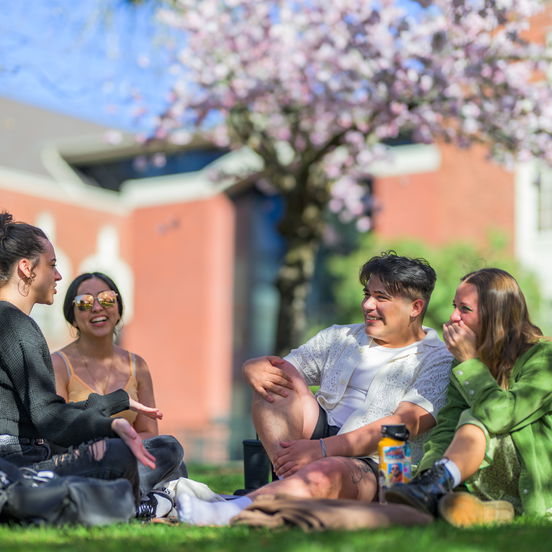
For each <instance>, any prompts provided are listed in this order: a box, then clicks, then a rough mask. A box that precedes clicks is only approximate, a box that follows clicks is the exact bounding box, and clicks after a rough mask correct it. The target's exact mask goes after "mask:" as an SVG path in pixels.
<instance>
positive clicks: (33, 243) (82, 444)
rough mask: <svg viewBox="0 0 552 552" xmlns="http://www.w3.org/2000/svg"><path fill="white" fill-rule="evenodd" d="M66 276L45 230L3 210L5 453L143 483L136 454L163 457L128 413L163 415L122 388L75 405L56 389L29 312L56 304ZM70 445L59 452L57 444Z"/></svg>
mask: <svg viewBox="0 0 552 552" xmlns="http://www.w3.org/2000/svg"><path fill="white" fill-rule="evenodd" d="M60 279H61V275H60V273H59V272H58V270H57V268H56V258H55V252H54V248H53V246H52V244H51V243H50V241H49V240H48V238H47V237H46V235H45V234H44V232H43V231H42V230H40V229H39V228H36V227H34V226H31V225H30V224H26V223H22V222H14V221H13V218H12V216H11V215H10V214H9V213H1V214H0V457H2V458H5V459H6V460H9V461H11V462H12V463H14V464H16V465H18V466H30V465H32V466H33V468H35V469H40V470H51V471H53V472H55V473H57V474H59V475H82V476H89V477H96V478H100V479H115V478H118V477H125V478H127V479H129V480H130V481H131V483H132V484H133V486H134V489H135V491H136V492H137V489H138V475H137V469H136V460H138V461H139V462H141V463H142V464H144V465H145V466H149V467H152V468H154V467H155V458H154V457H153V456H152V455H151V454H150V453H149V452H148V451H147V450H146V449H145V448H144V445H143V443H142V440H141V438H140V436H139V435H138V434H137V433H136V431H135V430H134V428H133V427H132V426H131V425H130V424H129V423H128V421H127V420H125V419H124V418H110V415H111V414H116V413H118V412H120V411H122V410H125V409H128V408H131V409H134V410H136V411H138V412H143V413H146V414H147V415H149V416H152V417H155V418H158V417H160V416H161V413H160V411H159V410H158V409H156V408H148V407H146V406H144V405H142V404H140V403H138V402H136V401H133V400H132V399H129V397H128V394H127V393H126V391H124V390H122V389H119V390H117V391H114V392H113V393H110V394H109V395H97V394H92V395H90V397H89V398H88V399H87V400H86V401H84V402H81V403H72V404H67V403H66V402H65V400H64V399H63V398H61V397H60V396H59V395H57V394H56V389H55V381H54V372H53V368H52V363H51V359H50V353H49V350H48V346H47V343H46V340H45V338H44V336H43V334H42V332H41V331H40V328H39V327H38V325H37V324H36V323H35V322H34V320H32V318H30V316H29V313H30V312H31V309H32V308H33V306H34V305H35V304H36V303H42V304H47V305H50V304H52V303H53V300H54V294H55V293H56V284H57V282H58V281H59V280H60ZM49 443H56V444H57V445H61V446H64V447H69V448H68V451H67V452H65V453H63V454H58V455H56V454H52V452H51V448H50V444H49Z"/></svg>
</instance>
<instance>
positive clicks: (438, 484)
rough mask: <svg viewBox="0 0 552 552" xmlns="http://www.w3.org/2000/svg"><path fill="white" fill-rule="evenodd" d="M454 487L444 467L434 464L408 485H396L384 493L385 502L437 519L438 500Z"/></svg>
mask: <svg viewBox="0 0 552 552" xmlns="http://www.w3.org/2000/svg"><path fill="white" fill-rule="evenodd" d="M453 487H454V481H453V479H452V476H451V475H450V473H449V472H448V471H447V469H446V468H445V466H444V465H443V464H441V463H438V462H436V463H435V464H433V466H432V467H431V468H429V469H428V470H425V471H423V472H422V473H421V474H420V475H417V476H416V477H415V478H414V479H412V481H411V482H410V483H396V484H395V485H393V487H391V488H390V489H388V490H387V491H386V492H385V499H386V500H387V502H393V503H398V504H407V505H408V506H412V507H413V508H416V510H419V511H420V512H424V513H426V514H430V515H432V516H433V517H437V505H438V503H439V500H440V499H441V498H442V497H443V496H445V495H446V494H447V493H449V492H451V491H452V489H453Z"/></svg>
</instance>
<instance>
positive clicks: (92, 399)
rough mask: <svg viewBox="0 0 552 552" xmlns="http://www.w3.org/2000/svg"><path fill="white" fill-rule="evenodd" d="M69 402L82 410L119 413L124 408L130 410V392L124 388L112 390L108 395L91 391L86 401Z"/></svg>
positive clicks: (105, 414)
mask: <svg viewBox="0 0 552 552" xmlns="http://www.w3.org/2000/svg"><path fill="white" fill-rule="evenodd" d="M69 404H70V405H71V406H73V407H75V408H79V409H81V410H86V409H95V410H97V411H98V412H100V413H101V414H102V415H104V416H111V415H112V414H118V413H119V412H122V411H123V410H128V407H129V402H128V393H127V392H126V391H125V390H124V389H117V391H112V392H111V393H108V394H107V395H100V394H98V393H90V395H88V398H87V399H86V400H85V401H79V402H72V403H69Z"/></svg>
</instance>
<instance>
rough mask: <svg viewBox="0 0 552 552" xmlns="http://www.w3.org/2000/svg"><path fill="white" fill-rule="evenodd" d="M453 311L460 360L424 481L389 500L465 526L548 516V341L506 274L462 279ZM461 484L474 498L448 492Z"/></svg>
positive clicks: (449, 339)
mask: <svg viewBox="0 0 552 552" xmlns="http://www.w3.org/2000/svg"><path fill="white" fill-rule="evenodd" d="M453 307H454V310H453V312H452V315H451V317H450V320H449V322H447V323H446V324H445V325H444V327H443V336H444V339H445V343H446V345H447V347H448V349H449V350H450V352H451V353H452V354H453V355H454V357H455V361H454V362H453V367H452V374H451V383H450V386H449V390H448V398H447V404H446V406H445V407H444V408H443V409H442V410H441V411H440V413H439V415H438V417H437V426H436V428H435V429H434V430H433V433H432V435H431V437H430V439H429V441H428V442H427V444H426V451H425V454H424V457H423V458H422V461H421V462H420V465H419V467H418V475H417V476H416V477H415V478H414V479H413V480H412V481H411V482H410V483H407V484H398V485H395V486H394V487H392V488H391V489H390V490H389V491H387V493H386V498H387V501H388V502H396V503H403V504H409V505H411V506H413V507H414V508H417V509H418V510H421V511H424V512H427V513H430V514H432V515H434V516H440V517H442V518H444V519H446V520H447V521H449V522H450V523H452V524H453V525H459V526H465V525H472V524H479V523H489V522H505V521H509V520H511V519H512V518H513V517H514V513H517V514H521V513H528V514H538V515H544V514H547V513H552V343H550V342H549V341H545V340H543V337H542V332H541V330H540V329H539V328H538V327H537V326H535V325H534V324H532V323H531V321H530V319H529V314H528V312H527V305H526V302H525V298H524V296H523V293H522V292H521V289H520V288H519V285H518V283H517V282H516V280H515V279H514V278H513V277H512V276H511V275H510V274H508V273H507V272H505V271H503V270H500V269H497V268H485V269H482V270H478V271H476V272H471V273H470V274H467V275H466V276H464V277H463V278H462V279H461V283H460V285H459V286H458V289H457V290H456V295H455V297H454V303H453ZM460 483H464V487H463V489H462V490H463V491H465V490H467V491H468V492H458V489H456V491H457V492H451V491H452V490H453V489H454V488H455V487H457V486H458V485H460Z"/></svg>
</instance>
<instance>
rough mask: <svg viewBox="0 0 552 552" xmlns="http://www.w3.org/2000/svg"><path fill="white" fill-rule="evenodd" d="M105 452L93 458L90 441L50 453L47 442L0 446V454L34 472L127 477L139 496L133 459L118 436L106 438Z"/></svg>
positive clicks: (135, 466) (26, 441)
mask: <svg viewBox="0 0 552 552" xmlns="http://www.w3.org/2000/svg"><path fill="white" fill-rule="evenodd" d="M104 441H105V452H104V453H103V455H102V456H101V458H100V459H96V458H95V456H94V452H93V443H82V444H80V445H79V446H77V447H72V448H69V449H64V451H63V452H60V453H59V454H52V449H51V448H50V446H49V445H48V444H47V443H45V442H44V443H37V442H28V440H23V439H22V442H21V443H19V444H9V445H5V444H2V445H0V457H2V458H4V459H5V460H8V461H9V462H12V463H13V464H15V465H16V466H18V467H29V468H32V469H33V470H36V471H52V472H54V473H55V474H56V475H79V476H82V477H94V478H96V479H108V480H110V479H119V478H124V479H127V480H128V481H129V482H130V484H131V485H132V488H133V491H134V495H135V497H136V499H138V498H139V478H138V477H139V476H138V467H137V465H136V458H135V457H134V455H133V454H132V452H131V451H130V449H129V448H128V447H127V446H126V445H125V443H124V442H123V441H122V440H121V439H105V440H104Z"/></svg>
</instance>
